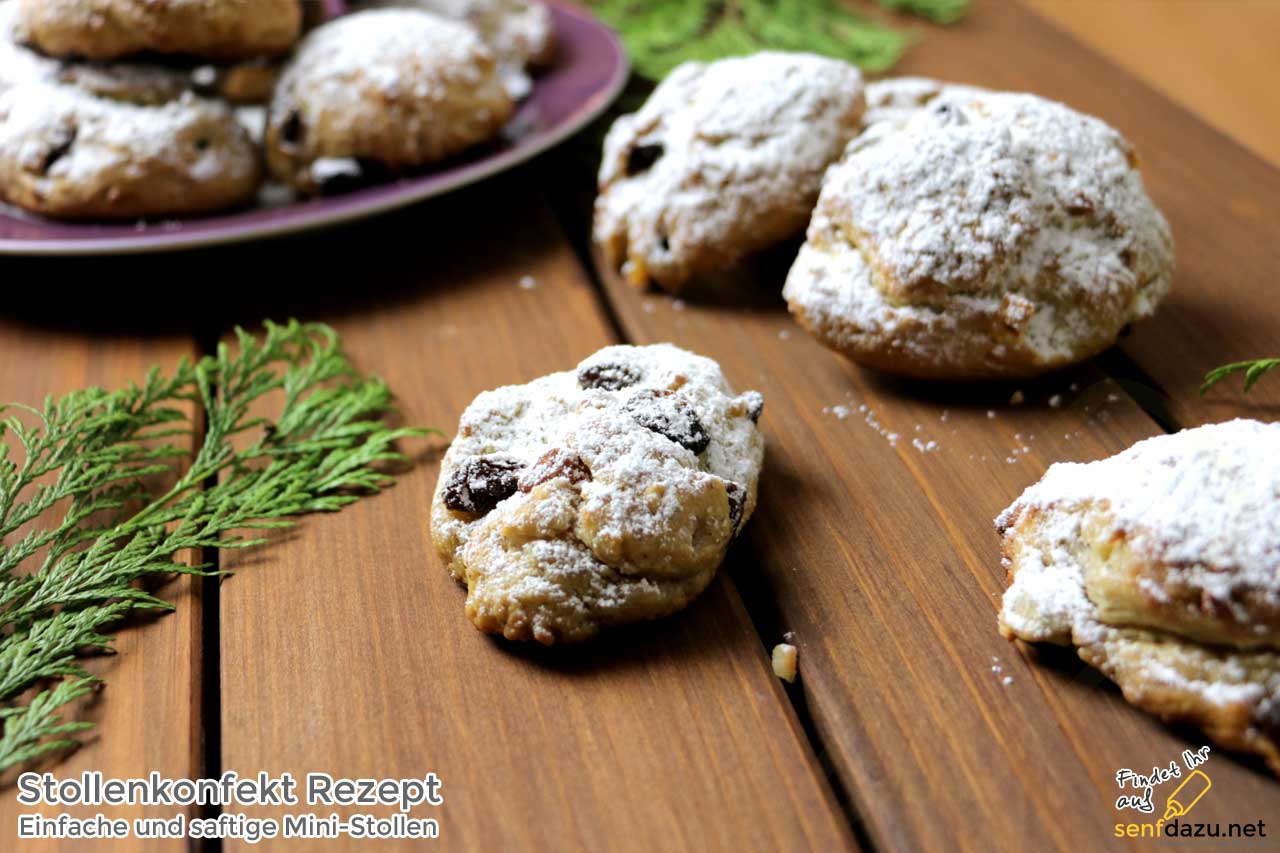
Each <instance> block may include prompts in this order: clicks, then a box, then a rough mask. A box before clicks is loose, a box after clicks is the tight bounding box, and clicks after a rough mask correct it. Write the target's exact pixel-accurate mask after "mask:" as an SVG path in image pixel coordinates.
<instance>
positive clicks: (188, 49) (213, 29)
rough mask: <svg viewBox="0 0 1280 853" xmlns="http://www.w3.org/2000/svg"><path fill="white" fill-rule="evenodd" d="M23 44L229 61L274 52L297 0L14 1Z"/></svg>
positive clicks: (292, 35) (68, 53)
mask: <svg viewBox="0 0 1280 853" xmlns="http://www.w3.org/2000/svg"><path fill="white" fill-rule="evenodd" d="M15 4H16V6H17V13H18V19H17V25H18V31H19V35H20V37H21V40H22V41H23V42H28V43H30V44H33V45H35V46H36V47H38V48H39V49H40V50H41V51H42V52H43V53H46V54H48V55H50V56H62V57H81V58H86V59H118V58H120V57H123V56H131V55H135V54H139V53H164V54H182V55H189V56H200V57H205V58H208V59H235V58H242V57H249V56H257V55H259V54H272V53H281V52H283V51H286V50H288V49H289V48H290V47H292V46H293V44H294V42H296V41H297V39H298V34H299V31H300V28H301V25H302V9H301V7H300V6H299V3H298V0H163V2H157V0H15Z"/></svg>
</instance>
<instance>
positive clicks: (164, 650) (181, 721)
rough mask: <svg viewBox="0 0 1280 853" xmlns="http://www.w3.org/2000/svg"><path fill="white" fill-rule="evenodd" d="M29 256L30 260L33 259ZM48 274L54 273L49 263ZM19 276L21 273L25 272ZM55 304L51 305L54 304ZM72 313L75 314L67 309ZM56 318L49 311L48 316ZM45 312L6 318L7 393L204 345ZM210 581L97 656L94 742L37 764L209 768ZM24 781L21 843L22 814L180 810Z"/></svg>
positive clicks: (158, 845)
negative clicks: (104, 803)
mask: <svg viewBox="0 0 1280 853" xmlns="http://www.w3.org/2000/svg"><path fill="white" fill-rule="evenodd" d="M6 263H7V264H8V265H9V269H8V270H7V273H8V274H10V275H15V276H16V277H17V276H21V273H20V272H19V270H18V269H17V268H18V267H20V266H21V267H22V269H23V270H29V271H31V272H34V271H35V268H34V265H31V264H25V262H18V261H10V262H6ZM24 264H25V265H24ZM42 274H49V268H47V267H46V268H44V269H43V270H42ZM15 280H16V279H15ZM46 310H47V307H46ZM61 319H63V320H64V319H65V315H64V317H63V318H61ZM45 321H47V318H46V320H45ZM40 322H42V321H41V320H32V321H29V322H23V321H19V320H14V319H5V320H4V321H3V322H0V399H3V400H5V401H6V402H9V401H13V402H23V403H27V404H29V405H37V406H38V405H41V404H42V403H43V401H44V397H45V395H46V394H62V393H65V392H67V391H71V390H73V389H76V388H83V387H87V386H91V385H99V386H102V387H104V388H117V387H120V386H121V385H123V384H125V383H126V382H128V381H130V380H135V381H141V380H142V379H143V378H144V377H145V376H146V372H147V369H148V368H149V367H150V366H151V365H153V364H160V365H163V366H165V367H166V368H172V367H173V366H174V365H176V363H177V361H178V359H179V358H180V357H182V356H184V355H186V356H191V355H193V353H194V347H193V345H192V342H191V339H190V337H189V336H180V335H165V336H161V337H141V338H128V339H124V338H118V337H110V336H106V335H94V334H89V333H83V332H79V331H74V330H71V329H65V330H62V329H58V328H56V327H48V326H41V325H39V323H40ZM199 588H200V583H199V581H197V580H192V579H190V578H178V579H176V580H174V581H172V582H170V583H169V584H167V585H166V586H165V587H164V589H163V591H162V594H163V595H164V597H165V598H167V599H168V600H169V601H172V602H173V603H174V604H176V605H177V608H178V609H177V611H176V612H174V613H171V614H169V615H167V616H163V617H160V618H158V619H155V620H154V621H147V620H144V621H143V623H142V624H139V625H136V626H133V627H130V628H127V629H125V630H121V631H120V633H119V634H118V635H117V640H116V644H115V646H116V649H117V651H118V654H116V655H112V656H104V657H98V658H93V659H91V660H89V662H88V669H89V670H90V671H92V672H93V673H95V674H96V675H99V676H100V677H102V678H104V679H105V680H106V682H107V686H106V688H105V689H104V690H103V691H101V692H100V693H98V694H96V696H95V697H94V698H93V699H92V700H91V701H90V702H89V704H88V705H87V706H86V707H84V708H82V709H80V711H79V718H80V719H86V720H91V721H93V722H94V723H96V727H95V728H94V729H92V730H90V731H89V732H87V736H86V738H85V740H86V743H85V745H84V746H83V747H82V748H81V749H79V750H77V751H76V752H74V753H72V754H71V755H70V756H69V757H68V758H66V759H65V760H63V761H60V762H59V761H49V762H45V763H44V764H40V765H38V766H37V768H36V769H38V770H40V771H42V772H43V771H46V770H47V771H48V772H51V773H53V774H54V775H55V776H57V777H58V778H78V777H79V776H80V774H82V773H84V772H85V771H90V770H100V771H102V772H103V773H105V774H107V775H108V776H112V777H119V778H130V777H137V776H146V775H147V774H148V773H150V772H151V771H153V770H154V771H157V772H159V773H160V774H161V775H163V776H166V777H169V778H183V777H191V776H193V775H199V773H200V768H201V763H200V762H201V751H200V736H201V718H200V710H201V703H200V678H201V657H200V650H201V618H200V617H201V613H200V596H199ZM16 795H17V790H16V788H14V787H12V786H10V787H7V788H6V789H5V790H4V791H3V792H0V833H3V838H4V839H5V840H4V841H3V842H0V846H3V847H6V848H9V849H12V847H13V846H14V845H16V844H17V841H16V838H17V832H18V816H19V815H21V814H30V813H40V814H44V815H46V816H52V815H56V814H57V813H59V812H62V811H65V812H68V813H70V814H72V815H75V816H77V817H82V818H83V817H92V816H93V815H95V814H98V813H102V814H105V815H107V816H108V817H112V818H116V817H123V818H128V819H133V818H135V817H142V816H150V817H172V816H173V815H174V814H177V813H178V811H179V810H177V809H169V808H161V807H154V808H144V807H129V806H124V807H119V808H111V807H99V806H83V807H71V808H62V807H52V806H39V807H34V806H22V805H19V804H18V802H17V800H16ZM84 845H85V842H84V841H83V840H71V839H67V840H62V841H59V842H54V841H47V840H46V841H39V842H35V841H32V842H23V843H22V845H21V848H22V849H23V850H68V851H72V850H83V849H84ZM185 847H186V845H185V844H184V843H183V842H181V841H169V842H164V841H146V842H143V841H139V840H137V839H129V840H127V841H124V842H119V843H115V842H101V843H96V844H95V846H94V849H95V850H97V849H102V850H113V849H115V850H181V849H185Z"/></svg>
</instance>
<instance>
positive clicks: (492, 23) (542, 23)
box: [361, 0, 555, 98]
mask: <svg viewBox="0 0 1280 853" xmlns="http://www.w3.org/2000/svg"><path fill="white" fill-rule="evenodd" d="M361 6H364V7H370V8H372V7H388V6H401V7H409V8H415V9H421V10H423V11H425V12H431V13H432V14H436V15H441V16H443V17H446V18H449V19H450V20H454V21H463V22H465V23H466V24H468V25H469V26H471V27H472V28H473V29H474V30H475V31H476V32H477V33H478V34H479V35H480V38H482V39H483V40H484V43H485V44H487V45H488V46H489V49H490V50H492V51H493V55H494V56H495V57H497V59H498V69H499V73H500V74H501V75H502V79H503V82H504V83H505V85H506V87H507V91H508V92H509V93H510V94H511V97H513V98H523V97H524V96H525V95H527V94H529V90H530V89H531V88H532V85H533V84H532V82H531V81H530V80H529V76H528V75H527V74H526V73H525V69H527V68H529V67H530V66H536V65H541V64H543V63H545V62H548V61H550V59H551V54H552V53H553V52H554V50H555V27H554V25H553V24H552V21H551V10H550V9H548V8H547V6H546V4H545V3H539V2H537V0H368V2H365V3H362V4H361Z"/></svg>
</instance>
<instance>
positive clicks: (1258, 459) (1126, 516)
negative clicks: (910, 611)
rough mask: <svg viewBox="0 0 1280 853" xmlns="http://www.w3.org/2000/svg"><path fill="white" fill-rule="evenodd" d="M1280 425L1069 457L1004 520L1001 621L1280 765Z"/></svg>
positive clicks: (1160, 709) (1128, 694) (1221, 739)
mask: <svg viewBox="0 0 1280 853" xmlns="http://www.w3.org/2000/svg"><path fill="white" fill-rule="evenodd" d="M1277 449H1280V424H1263V423H1259V422H1257V421H1249V420H1236V421H1230V422H1228V423H1222V424H1216V425H1211V426H1205V427H1200V428H1198V429H1191V430H1186V431H1184V432H1180V433H1177V434H1174V435H1167V436H1160V437H1157V438H1152V439H1148V440H1146V441H1140V442H1138V443H1137V444H1135V445H1134V446H1133V447H1131V448H1129V449H1128V450H1126V451H1124V452H1123V453H1120V454H1117V455H1116V456H1112V457H1111V458H1109V459H1104V460H1102V461H1100V462H1091V463H1088V464H1074V463H1059V464H1057V465H1054V466H1052V467H1051V468H1050V469H1049V471H1048V472H1047V473H1046V474H1045V476H1044V478H1043V479H1041V480H1040V482H1039V483H1036V484H1035V485H1034V486H1032V487H1030V488H1029V489H1027V490H1026V491H1025V492H1024V493H1023V494H1022V496H1021V497H1020V498H1018V500H1017V501H1016V502H1015V503H1014V504H1013V505H1012V506H1010V507H1009V508H1008V509H1007V510H1005V511H1004V512H1003V513H1002V514H1001V515H1000V517H999V518H998V519H997V520H996V526H997V529H998V530H999V531H1000V534H1001V537H1002V550H1003V553H1004V562H1005V566H1006V568H1007V569H1008V573H1009V580H1010V586H1009V589H1008V590H1007V591H1006V592H1005V594H1004V601H1003V603H1002V606H1001V609H1000V631H1001V633H1002V634H1004V635H1005V636H1006V637H1009V638H1015V637H1016V638H1018V639H1021V640H1025V641H1027V642H1050V643H1059V644H1063V645H1074V646H1075V647H1076V649H1077V651H1078V652H1079V654H1080V657H1081V658H1083V659H1084V660H1085V661H1086V662H1088V663H1090V664H1092V665H1093V666H1095V667H1097V668H1098V669H1100V670H1101V671H1102V672H1103V673H1105V674H1106V675H1107V676H1108V677H1109V678H1111V679H1112V680H1114V681H1115V682H1116V683H1117V684H1118V685H1119V686H1120V689H1121V690H1122V691H1123V692H1124V695H1125V698H1126V699H1128V700H1129V701H1130V702H1131V703H1133V704H1134V705H1137V706H1138V707H1140V708H1143V709H1145V710H1148V711H1150V712H1152V713H1154V714H1157V715H1159V716H1160V717H1161V718H1163V719H1165V720H1169V721H1182V722H1189V723H1193V724H1195V725H1197V726H1200V727H1201V728H1203V729H1204V730H1205V732H1206V733H1208V735H1209V736H1210V737H1211V738H1212V739H1213V740H1214V741H1216V742H1217V743H1219V744H1221V745H1223V746H1225V747H1228V748H1231V749H1236V750H1241V751H1244V752H1252V753H1256V754H1258V755H1261V756H1262V757H1263V758H1265V759H1266V761H1267V763H1268V764H1269V765H1270V766H1271V768H1272V769H1273V770H1274V771H1276V772H1280V454H1278V453H1277V452H1276V451H1277Z"/></svg>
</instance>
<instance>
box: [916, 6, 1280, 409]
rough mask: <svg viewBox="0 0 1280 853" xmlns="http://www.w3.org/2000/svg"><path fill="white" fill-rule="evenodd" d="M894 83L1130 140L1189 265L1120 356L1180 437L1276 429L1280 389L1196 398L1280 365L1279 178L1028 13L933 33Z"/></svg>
mask: <svg viewBox="0 0 1280 853" xmlns="http://www.w3.org/2000/svg"><path fill="white" fill-rule="evenodd" d="M897 71H899V72H901V73H912V74H928V75H933V76H937V77H941V78H943V79H948V80H958V81H964V82H970V83H978V84H982V85H986V86H992V87H996V88H1006V89H1019V90H1027V91H1033V92H1035V93H1037V94H1040V95H1045V96H1047V97H1051V98H1056V99H1059V100H1062V101H1065V102H1066V103H1068V104H1070V105H1071V106H1072V107H1075V108H1077V109H1080V110H1084V111H1086V112H1089V113H1093V114H1095V115H1098V116H1100V117H1101V118H1103V119H1106V120H1107V121H1108V122H1111V123H1112V124H1114V125H1115V126H1116V127H1118V128H1120V129H1121V130H1122V131H1123V132H1124V133H1125V135H1126V136H1128V137H1129V138H1130V139H1131V140H1132V141H1133V142H1134V144H1135V145H1136V146H1137V149H1138V151H1139V154H1140V155H1141V157H1142V161H1143V175H1144V177H1145V179H1146V183H1147V186H1148V188H1149V189H1150V191H1151V194H1152V196H1153V198H1155V200H1156V202H1157V204H1159V205H1160V207H1161V208H1162V209H1163V210H1164V211H1165V213H1166V214H1167V215H1168V217H1169V221H1170V223H1171V224H1172V226H1173V232H1174V237H1175V239H1176V241H1177V258H1178V274H1177V276H1176V278H1175V280H1174V289H1173V293H1172V294H1171V296H1170V297H1169V299H1168V301H1167V302H1166V303H1165V304H1164V306H1163V307H1162V308H1161V309H1160V312H1159V313H1158V314H1157V315H1156V316H1155V317H1154V318H1152V319H1151V320H1150V321H1148V322H1145V323H1141V324H1139V325H1138V326H1136V327H1135V330H1134V333H1133V334H1132V335H1131V336H1130V337H1129V338H1128V339H1126V340H1125V341H1124V343H1123V345H1122V349H1123V350H1124V352H1125V353H1126V354H1127V355H1128V356H1130V357H1131V358H1132V359H1133V360H1134V361H1135V362H1137V364H1138V365H1139V367H1140V368H1141V369H1142V371H1144V372H1145V373H1146V374H1147V375H1148V376H1149V377H1151V379H1152V380H1153V381H1154V383H1155V385H1156V386H1157V387H1158V388H1159V389H1161V390H1162V391H1163V392H1164V393H1165V394H1166V395H1168V407H1169V411H1170V413H1171V415H1172V416H1173V418H1174V419H1175V420H1176V421H1177V422H1178V423H1180V424H1184V425H1193V424H1200V423H1206V422H1214V421H1219V420H1224V419H1228V418H1231V417H1235V416H1238V415H1249V414H1251V415H1252V416H1254V417H1262V418H1264V419H1272V418H1274V417H1275V416H1276V412H1277V409H1278V407H1280V382H1275V381H1271V382H1264V383H1262V384H1260V385H1258V386H1257V388H1256V389H1255V391H1254V392H1253V394H1251V395H1250V397H1249V398H1248V399H1247V400H1243V399H1242V398H1241V396H1240V394H1239V380H1237V382H1236V384H1235V386H1234V389H1233V390H1230V391H1227V390H1223V391H1218V392H1215V393H1213V394H1211V395H1209V396H1208V397H1206V398H1204V399H1202V398H1200V396H1199V394H1198V392H1197V389H1198V387H1199V385H1200V382H1201V380H1203V378H1204V375H1205V373H1206V372H1207V371H1208V370H1209V369H1211V368H1213V367H1216V366H1217V365H1219V364H1223V363H1227V362H1232V361H1238V360H1241V359H1247V358H1259V357H1263V356H1273V355H1280V345H1278V341H1280V279H1277V276H1276V270H1277V269H1280V222H1278V221H1277V219H1276V217H1275V210H1276V209H1277V205H1278V204H1280V171H1278V170H1277V169H1275V168H1273V167H1271V166H1270V165H1268V164H1267V163H1265V162H1263V161H1261V160H1259V159H1258V158H1257V157H1256V156H1254V155H1253V154H1251V153H1250V152H1248V151H1247V150H1245V149H1244V148H1243V147H1241V146H1240V145H1239V144H1237V143H1235V142H1234V141H1232V140H1231V139H1229V138H1227V137H1226V136H1224V135H1223V134H1222V133H1220V132H1218V131H1216V130H1214V129H1213V128H1211V127H1209V126H1208V125H1206V124H1204V123H1203V122H1201V121H1199V120H1198V119H1196V118H1195V116H1193V115H1192V114H1191V113H1189V112H1187V111H1186V110H1185V109H1184V108H1182V107H1179V106H1178V105H1177V104H1175V103H1173V102H1172V101H1170V100H1169V99H1168V98H1166V97H1165V96H1163V95H1161V94H1159V93H1157V92H1155V91H1153V90H1152V89H1151V88H1150V87H1148V86H1146V85H1145V84H1143V83H1141V82H1140V81H1138V80H1137V79H1135V78H1134V77H1132V76H1130V75H1129V74H1127V73H1126V72H1125V71H1123V70H1122V69H1120V68H1118V67H1117V66H1116V65H1115V64H1114V63H1112V62H1110V61H1109V60H1107V59H1105V58H1103V57H1102V56H1100V55H1099V54H1096V53H1094V52H1092V51H1091V50H1089V49H1088V48H1086V47H1084V46H1082V45H1081V44H1080V43H1078V42H1077V41H1075V40H1074V39H1072V37H1071V36H1069V35H1067V34H1066V33H1064V32H1062V31H1060V30H1058V29H1056V28H1054V27H1053V26H1052V25H1051V24H1049V23H1048V22H1047V21H1045V20H1044V19H1042V18H1040V17H1038V16H1037V15H1036V14H1035V13H1034V12H1032V11H1031V10H1029V9H1028V8H1026V7H1025V6H1023V5H1022V4H1021V3H1018V2H1009V0H1001V2H992V0H986V2H980V3H978V4H976V6H975V9H974V13H973V14H972V16H971V17H970V18H969V19H967V20H966V22H965V23H964V24H963V25H961V26H959V27H956V28H935V29H931V30H929V32H928V38H926V39H925V40H923V41H922V42H921V44H920V45H919V46H918V47H916V48H915V49H913V50H912V51H911V52H910V53H909V54H908V56H907V58H906V61H905V62H904V63H903V65H902V66H901V68H899V69H897Z"/></svg>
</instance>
